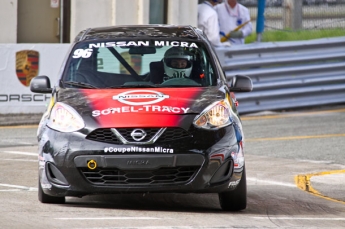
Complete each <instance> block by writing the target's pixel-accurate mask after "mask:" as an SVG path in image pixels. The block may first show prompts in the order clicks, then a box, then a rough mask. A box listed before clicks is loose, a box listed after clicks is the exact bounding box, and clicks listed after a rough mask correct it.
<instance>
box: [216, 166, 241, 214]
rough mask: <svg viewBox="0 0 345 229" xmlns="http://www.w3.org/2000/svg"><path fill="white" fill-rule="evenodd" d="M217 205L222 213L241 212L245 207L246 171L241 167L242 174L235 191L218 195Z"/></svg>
mask: <svg viewBox="0 0 345 229" xmlns="http://www.w3.org/2000/svg"><path fill="white" fill-rule="evenodd" d="M218 196H219V203H220V206H221V208H222V209H223V210H224V211H241V210H244V209H246V207H247V177H246V169H245V167H243V173H242V178H241V181H240V183H239V184H238V185H237V187H236V189H235V190H233V191H230V192H222V193H219V194H218Z"/></svg>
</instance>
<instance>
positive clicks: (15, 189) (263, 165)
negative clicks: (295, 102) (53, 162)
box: [0, 106, 345, 229]
mask: <svg viewBox="0 0 345 229" xmlns="http://www.w3.org/2000/svg"><path fill="white" fill-rule="evenodd" d="M17 118H18V117H17ZM242 120H243V128H244V130H245V134H246V135H245V141H246V143H245V144H246V145H245V147H246V148H245V149H246V156H245V157H246V167H247V176H248V177H247V182H248V207H247V209H246V210H245V211H243V212H239V213H226V212H223V211H221V209H220V206H219V202H218V199H217V196H216V195H213V194H197V195H195V194H148V195H139V194H132V195H126V194H123V195H109V196H101V195H96V196H89V197H83V198H72V197H69V198H68V199H67V203H66V204H64V205H49V204H41V203H39V202H38V200H37V142H36V138H35V133H36V128H37V124H35V123H34V122H33V124H32V125H25V126H18V125H16V126H8V125H7V126H2V127H0V155H1V159H0V168H1V169H0V215H1V220H0V228H102V229H103V228H114V229H115V228H116V229H119V228H126V229H129V228H142V229H147V228H153V229H201V228H203V229H205V228H210V229H211V228H217V229H219V228H222V229H223V228H345V156H344V152H345V106H339V107H328V108H323V109H315V110H303V111H289V112H279V113H274V112H262V113H258V114H253V115H246V116H243V117H242ZM5 121H6V118H5ZM0 124H1V118H0ZM7 124H8V122H7Z"/></svg>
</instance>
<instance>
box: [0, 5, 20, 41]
mask: <svg viewBox="0 0 345 229" xmlns="http://www.w3.org/2000/svg"><path fill="white" fill-rule="evenodd" d="M17 8H18V2H17V0H0V31H1V34H0V43H17Z"/></svg>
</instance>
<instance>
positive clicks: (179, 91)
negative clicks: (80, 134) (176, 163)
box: [82, 88, 203, 127]
mask: <svg viewBox="0 0 345 229" xmlns="http://www.w3.org/2000/svg"><path fill="white" fill-rule="evenodd" d="M202 91H203V89H202V88H154V89H152V88H148V89H147V88H143V89H104V90H94V89H92V90H89V89H84V90H82V93H83V94H84V95H85V96H86V97H87V100H88V101H89V102H90V104H91V105H90V106H91V109H92V116H93V118H94V119H96V120H97V122H98V123H99V124H100V126H101V127H172V126H178V125H179V122H180V121H181V120H182V117H181V114H185V113H186V112H187V111H188V110H189V109H190V106H191V105H192V104H193V103H194V102H195V99H197V98H198V97H199V96H200V94H201V93H202Z"/></svg>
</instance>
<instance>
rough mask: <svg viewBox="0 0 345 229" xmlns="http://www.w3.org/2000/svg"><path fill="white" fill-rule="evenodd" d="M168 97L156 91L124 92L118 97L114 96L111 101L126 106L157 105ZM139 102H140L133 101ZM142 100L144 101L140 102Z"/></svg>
mask: <svg viewBox="0 0 345 229" xmlns="http://www.w3.org/2000/svg"><path fill="white" fill-rule="evenodd" d="M168 98H169V95H164V94H163V93H161V92H158V91H152V90H133V91H125V92H122V93H120V94H118V95H114V96H113V99H114V100H117V101H119V102H120V103H124V104H127V105H134V106H136V105H147V104H153V103H159V102H161V101H163V100H164V99H168ZM135 100H140V101H135ZM142 100H144V101H142Z"/></svg>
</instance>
